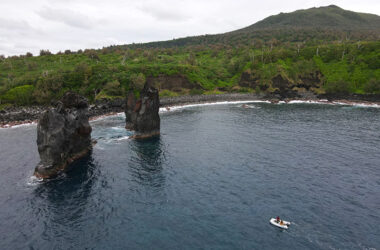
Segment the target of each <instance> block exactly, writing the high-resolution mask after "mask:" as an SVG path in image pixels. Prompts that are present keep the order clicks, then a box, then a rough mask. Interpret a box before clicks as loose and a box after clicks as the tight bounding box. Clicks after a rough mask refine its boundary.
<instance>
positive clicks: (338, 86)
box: [324, 80, 349, 94]
mask: <svg viewBox="0 0 380 250" xmlns="http://www.w3.org/2000/svg"><path fill="white" fill-rule="evenodd" d="M324 87H325V90H326V92H327V93H345V94H347V93H349V86H348V83H346V82H344V81H342V80H338V81H334V82H329V83H326V84H325V86H324Z"/></svg>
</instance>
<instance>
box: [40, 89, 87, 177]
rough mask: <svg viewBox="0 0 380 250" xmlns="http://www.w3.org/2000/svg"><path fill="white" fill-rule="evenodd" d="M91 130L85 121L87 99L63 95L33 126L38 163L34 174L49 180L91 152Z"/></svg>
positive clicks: (71, 94) (69, 94) (71, 93)
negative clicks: (34, 127)
mask: <svg viewBox="0 0 380 250" xmlns="http://www.w3.org/2000/svg"><path fill="white" fill-rule="evenodd" d="M91 131H92V128H91V126H90V124H89V121H88V103H87V100H86V99H85V98H84V97H82V96H79V95H78V94H76V93H73V92H67V93H65V95H64V96H63V98H62V100H61V101H60V102H58V103H57V106H56V108H50V109H49V110H47V111H46V112H45V113H43V115H42V116H41V119H40V120H39V121H38V126H37V145H38V152H39V154H40V158H41V161H40V163H39V164H38V165H37V167H36V169H35V171H34V175H35V176H37V177H40V178H52V177H55V176H56V175H57V174H58V173H60V172H62V171H65V170H67V167H68V165H69V164H70V163H71V162H73V161H74V160H76V159H78V158H80V157H82V156H84V155H86V154H87V153H88V152H89V150H91V146H92V143H91Z"/></svg>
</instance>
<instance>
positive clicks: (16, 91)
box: [3, 85, 34, 105]
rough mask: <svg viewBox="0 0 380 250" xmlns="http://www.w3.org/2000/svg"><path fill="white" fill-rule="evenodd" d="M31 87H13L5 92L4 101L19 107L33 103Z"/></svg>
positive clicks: (32, 87)
mask: <svg viewBox="0 0 380 250" xmlns="http://www.w3.org/2000/svg"><path fill="white" fill-rule="evenodd" d="M33 91H34V86H33V85H23V86H19V87H15V88H12V89H10V90H9V91H7V93H5V95H4V97H3V98H4V100H5V101H7V102H9V103H15V104H19V105H26V104H30V103H32V101H33Z"/></svg>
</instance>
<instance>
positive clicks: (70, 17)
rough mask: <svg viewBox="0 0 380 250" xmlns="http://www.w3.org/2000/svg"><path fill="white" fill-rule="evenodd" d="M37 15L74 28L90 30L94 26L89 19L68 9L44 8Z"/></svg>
mask: <svg viewBox="0 0 380 250" xmlns="http://www.w3.org/2000/svg"><path fill="white" fill-rule="evenodd" d="M37 14H38V15H39V16H40V17H42V18H44V19H46V20H50V21H56V22H60V23H64V24H66V25H68V26H71V27H74V28H81V29H91V28H92V27H93V26H94V23H93V22H92V21H91V20H90V18H89V17H87V16H86V15H83V14H81V13H79V12H77V11H72V10H69V9H52V8H48V7H45V8H43V9H42V10H39V11H37Z"/></svg>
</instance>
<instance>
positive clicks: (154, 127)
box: [125, 84, 160, 138]
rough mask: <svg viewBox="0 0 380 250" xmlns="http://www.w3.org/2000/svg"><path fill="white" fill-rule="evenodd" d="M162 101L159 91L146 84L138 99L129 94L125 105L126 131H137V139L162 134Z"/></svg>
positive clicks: (131, 93)
mask: <svg viewBox="0 0 380 250" xmlns="http://www.w3.org/2000/svg"><path fill="white" fill-rule="evenodd" d="M159 109H160V99H159V95H158V90H157V89H156V88H154V87H152V86H149V84H145V86H144V88H143V90H142V91H141V92H140V97H139V98H136V96H135V94H134V93H133V92H129V93H128V95H127V99H126V105H125V120H126V126H125V128H126V129H130V130H134V131H136V135H135V136H134V137H135V138H146V137H151V136H155V135H159V134H160V116H159V114H158V111H159Z"/></svg>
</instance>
